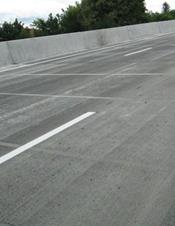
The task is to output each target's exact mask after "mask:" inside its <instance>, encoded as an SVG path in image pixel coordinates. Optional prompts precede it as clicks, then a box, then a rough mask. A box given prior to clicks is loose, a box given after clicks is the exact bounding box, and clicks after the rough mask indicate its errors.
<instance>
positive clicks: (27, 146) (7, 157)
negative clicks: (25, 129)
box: [0, 112, 95, 165]
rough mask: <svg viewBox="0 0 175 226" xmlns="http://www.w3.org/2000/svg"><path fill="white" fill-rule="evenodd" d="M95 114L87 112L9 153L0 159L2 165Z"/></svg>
mask: <svg viewBox="0 0 175 226" xmlns="http://www.w3.org/2000/svg"><path fill="white" fill-rule="evenodd" d="M94 114H95V112H87V113H85V114H83V115H81V116H79V117H77V118H75V119H73V120H72V121H70V122H68V123H66V124H64V125H62V126H60V127H58V128H56V129H54V130H52V131H50V132H48V133H46V134H44V135H42V136H40V137H38V138H36V139H34V140H33V141H30V142H29V143H27V144H25V145H23V146H21V147H19V148H17V149H15V150H13V151H11V152H9V153H8V154H6V155H4V156H2V157H0V165H1V164H2V163H4V162H7V161H8V160H10V159H12V158H14V157H16V156H17V155H19V154H21V153H23V152H25V151H27V150H29V149H30V148H32V147H34V146H36V145H38V144H40V143H42V142H44V141H46V140H48V139H49V138H51V137H53V136H55V135H56V134H59V133H61V132H63V131H64V130H66V129H68V128H70V127H72V126H73V125H75V124H77V123H79V122H81V121H82V120H84V119H86V118H88V117H90V116H92V115H94Z"/></svg>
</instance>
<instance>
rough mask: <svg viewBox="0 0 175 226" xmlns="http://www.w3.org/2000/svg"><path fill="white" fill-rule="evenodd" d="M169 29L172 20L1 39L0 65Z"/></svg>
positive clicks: (173, 29)
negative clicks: (43, 35)
mask: <svg viewBox="0 0 175 226" xmlns="http://www.w3.org/2000/svg"><path fill="white" fill-rule="evenodd" d="M172 32H175V21H174V20H173V21H165V22H158V23H148V24H139V25H132V26H125V27H118V28H110V29H102V30H95V31H86V32H77V33H71V34H62V35H55V36H47V37H39V38H31V39H24V40H15V41H9V42H3V43H1V44H0V51H1V53H3V54H2V55H1V56H0V66H6V65H11V64H19V63H29V62H32V61H36V60H41V59H47V58H51V57H55V56H62V55H65V54H70V53H75V52H80V51H84V50H92V49H94V48H100V47H104V46H108V45H113V44H118V43H122V42H126V41H133V40H136V39H142V38H145V37H152V36H154V35H162V34H166V33H172Z"/></svg>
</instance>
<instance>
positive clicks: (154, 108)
mask: <svg viewBox="0 0 175 226" xmlns="http://www.w3.org/2000/svg"><path fill="white" fill-rule="evenodd" d="M174 59H175V36H174V35H166V36H163V37H156V38H153V39H148V40H140V41H137V42H130V43H127V44H121V45H116V46H113V47H107V48H103V49H99V50H95V51H87V52H82V53H80V54H75V55H73V54H72V55H70V56H67V57H66V56H65V57H57V58H52V59H48V60H45V61H41V62H39V61H38V62H36V63H33V64H28V65H20V66H19V67H18V66H15V67H14V68H13V67H9V68H6V69H4V68H3V69H2V70H0V160H2V161H3V164H0V225H1V224H2V225H3V224H7V225H8V224H9V225H13V226H58V225H59V226H92V225H93V226H127V225H128V226H170V225H171V226H174V225H175V164H174V163H175V139H174V134H175V104H174V103H175V64H174ZM86 114H93V116H91V115H90V116H91V117H86V116H87V115H86ZM79 116H80V119H81V117H84V116H85V120H80V121H79V120H78V123H73V126H68V127H66V130H61V129H62V128H63V127H62V126H64V125H69V124H70V122H72V120H73V122H75V121H76V119H77V118H78V119H79ZM88 116H89V115H88ZM83 119H84V118H83ZM74 120H75V121H74ZM71 125H72V124H71ZM60 128H61V129H60ZM55 129H56V130H55ZM60 131H61V132H60ZM52 135H53V136H52ZM43 136H44V137H43ZM45 138H47V139H45ZM32 142H33V143H32ZM25 150H27V151H25ZM13 151H15V153H18V155H13V156H12V157H13V158H11V154H10V153H14V152H13ZM9 156H10V158H8V161H4V160H5V159H6V157H9Z"/></svg>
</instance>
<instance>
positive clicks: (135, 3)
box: [82, 0, 146, 29]
mask: <svg viewBox="0 0 175 226" xmlns="http://www.w3.org/2000/svg"><path fill="white" fill-rule="evenodd" d="M145 11H146V8H145V1H144V0H132V1H131V0H108V1H107V0H82V13H83V22H84V26H85V28H86V29H93V28H97V29H98V28H105V27H113V26H123V25H129V24H136V23H142V22H144V21H145Z"/></svg>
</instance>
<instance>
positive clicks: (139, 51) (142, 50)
mask: <svg viewBox="0 0 175 226" xmlns="http://www.w3.org/2000/svg"><path fill="white" fill-rule="evenodd" d="M151 49H152V47H149V48H146V49H141V50H138V51H136V52H132V53H128V54H125V56H131V55H134V54H137V53H143V52H146V51H149V50H151Z"/></svg>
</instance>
